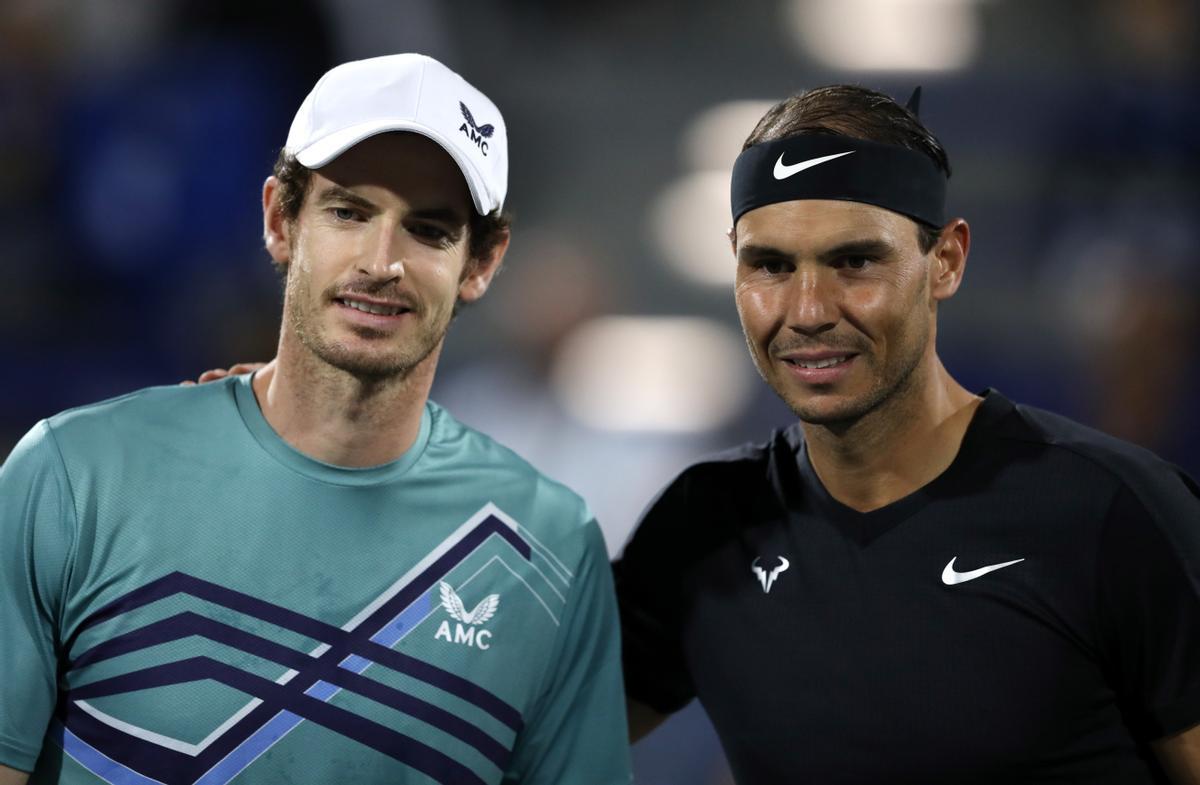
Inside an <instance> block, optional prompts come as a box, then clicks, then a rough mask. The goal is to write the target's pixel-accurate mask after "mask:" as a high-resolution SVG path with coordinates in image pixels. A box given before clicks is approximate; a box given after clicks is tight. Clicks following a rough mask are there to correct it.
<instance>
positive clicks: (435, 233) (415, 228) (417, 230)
mask: <svg viewBox="0 0 1200 785" xmlns="http://www.w3.org/2000/svg"><path fill="white" fill-rule="evenodd" d="M408 231H410V232H412V233H413V234H414V235H416V236H417V237H420V238H423V239H425V240H436V241H438V242H442V241H444V240H447V239H449V237H450V233H449V232H447V231H446V230H445V229H443V228H442V227H440V226H437V225H435V224H413V225H412V226H411V227H410V228H409V230H408Z"/></svg>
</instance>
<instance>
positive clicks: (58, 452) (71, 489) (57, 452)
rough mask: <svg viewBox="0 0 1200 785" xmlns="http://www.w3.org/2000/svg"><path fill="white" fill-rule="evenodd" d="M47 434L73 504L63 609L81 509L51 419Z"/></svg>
mask: <svg viewBox="0 0 1200 785" xmlns="http://www.w3.org/2000/svg"><path fill="white" fill-rule="evenodd" d="M46 434H47V436H49V437H50V445H51V446H52V447H53V448H54V457H55V458H57V459H58V466H59V468H60V469H61V470H62V482H64V483H65V484H66V491H67V494H66V495H67V499H68V500H69V502H70V504H71V533H72V536H71V545H70V547H69V548H68V549H67V558H66V574H65V575H64V576H63V581H62V589H61V595H60V596H59V598H58V600H59V609H60V611H61V610H62V609H65V608H66V607H67V599H68V594H69V590H70V587H71V582H72V580H73V579H74V574H75V559H76V557H77V556H78V553H79V537H80V531H79V509H78V507H77V506H76V503H75V486H74V484H73V483H72V482H71V472H70V470H69V469H68V468H67V461H66V458H65V457H64V456H63V453H62V446H61V445H60V444H59V442H58V436H57V435H56V434H55V433H54V427H53V426H52V425H51V424H50V422H49V420H47V421H46ZM56 474H58V472H56ZM57 621H58V620H56V626H57ZM60 632H61V630H60Z"/></svg>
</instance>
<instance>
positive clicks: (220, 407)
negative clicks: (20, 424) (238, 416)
mask: <svg viewBox="0 0 1200 785" xmlns="http://www.w3.org/2000/svg"><path fill="white" fill-rule="evenodd" d="M235 383H236V377H230V378H228V379H222V380H221V381H218V382H211V383H209V384H201V385H191V386H186V387H184V386H180V385H170V386H161V387H146V388H143V389H141V390H135V391H134V392H131V393H126V394H125V395H120V396H117V397H116V398H109V399H107V400H104V401H98V402H96V403H92V404H87V405H86V406H79V407H76V408H73V409H67V410H66V411H63V412H59V413H58V414H55V415H54V416H52V417H50V418H48V419H47V421H46V422H47V426H48V428H49V429H50V430H51V431H53V432H54V433H55V434H56V435H57V436H58V437H60V438H62V437H64V436H69V437H82V436H85V435H89V434H94V433H96V432H102V433H105V434H109V435H112V434H121V433H126V434H128V433H134V434H136V432H137V429H139V428H144V427H146V426H154V425H159V426H161V425H176V426H185V425H186V424H187V423H188V422H189V421H190V422H193V423H194V422H195V421H196V418H203V417H204V416H205V415H206V414H208V413H211V412H216V411H228V407H229V405H230V403H232V401H233V385H234V384H235Z"/></svg>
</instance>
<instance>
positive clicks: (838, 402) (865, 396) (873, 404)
mask: <svg viewBox="0 0 1200 785" xmlns="http://www.w3.org/2000/svg"><path fill="white" fill-rule="evenodd" d="M775 392H776V394H777V395H779V397H780V398H782V399H783V402H784V403H786V404H787V405H788V408H789V409H791V410H792V413H793V414H795V415H796V416H797V417H798V418H800V420H802V421H803V422H806V423H809V424H811V425H825V426H832V427H836V426H839V425H852V424H854V423H855V422H856V421H858V420H860V419H862V418H863V417H865V416H866V415H868V414H870V413H871V412H872V411H874V410H875V409H876V408H878V406H879V404H880V403H882V402H883V398H884V397H885V396H880V395H878V394H872V393H861V394H858V395H846V394H842V395H835V394H832V393H831V394H825V395H822V394H819V393H818V394H809V395H797V394H796V393H795V392H794V391H786V392H785V391H783V390H780V389H779V388H778V387H776V388H775ZM873 392H875V391H873Z"/></svg>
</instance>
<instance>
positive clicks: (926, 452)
mask: <svg viewBox="0 0 1200 785" xmlns="http://www.w3.org/2000/svg"><path fill="white" fill-rule="evenodd" d="M981 400H982V399H981V398H979V397H978V396H975V395H972V394H971V393H970V392H968V391H967V390H965V389H964V388H963V387H962V386H961V385H960V384H958V382H956V381H954V379H952V378H951V377H950V374H949V373H947V372H946V369H945V368H944V367H943V366H942V364H941V361H939V360H938V359H937V358H936V356H934V357H931V359H930V361H929V362H928V363H927V364H926V365H924V366H923V367H918V368H917V369H916V370H914V372H913V376H912V377H910V379H909V382H908V383H907V384H905V385H904V386H903V387H902V389H899V390H897V391H896V392H895V393H894V394H893V395H892V396H891V397H889V398H888V399H887V400H886V401H884V403H883V404H881V405H880V406H879V407H877V408H876V409H875V410H873V411H871V412H869V413H868V414H866V415H864V416H863V417H861V418H860V419H858V420H856V421H854V422H853V423H851V424H849V425H846V424H839V425H836V426H832V425H831V426H826V425H817V424H813V423H803V427H804V436H805V442H806V443H807V445H808V456H809V461H810V462H811V463H812V466H813V469H814V470H815V471H816V473H817V476H818V477H819V478H820V480H821V483H822V484H823V485H824V486H825V488H826V490H828V491H829V493H830V495H831V496H833V497H834V498H835V499H837V500H838V501H840V502H841V503H842V504H845V505H846V506H848V507H851V508H853V509H855V510H858V511H860V512H868V511H870V510H875V509H878V508H880V507H884V506H886V505H888V504H891V503H892V502H894V501H897V500H899V499H902V498H904V497H905V496H907V495H909V494H910V493H912V492H913V491H915V490H917V489H918V488H921V487H922V486H924V485H926V484H927V483H929V482H930V481H931V480H933V479H934V478H935V477H937V476H938V475H940V474H941V473H942V472H944V471H945V470H946V469H947V468H948V467H949V466H950V464H951V463H953V462H954V458H955V456H957V455H958V450H959V447H960V446H961V445H962V440H963V437H964V436H965V435H966V432H967V426H968V425H969V424H970V422H971V417H972V415H973V414H974V413H975V409H976V407H977V406H978V405H979V403H980V401H981Z"/></svg>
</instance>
